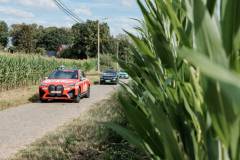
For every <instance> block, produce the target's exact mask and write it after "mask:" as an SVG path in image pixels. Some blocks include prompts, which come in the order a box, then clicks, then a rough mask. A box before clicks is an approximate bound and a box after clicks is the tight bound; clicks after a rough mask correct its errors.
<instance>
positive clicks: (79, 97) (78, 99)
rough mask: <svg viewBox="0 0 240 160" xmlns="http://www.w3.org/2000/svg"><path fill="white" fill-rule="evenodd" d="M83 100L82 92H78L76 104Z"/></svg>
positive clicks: (75, 99)
mask: <svg viewBox="0 0 240 160" xmlns="http://www.w3.org/2000/svg"><path fill="white" fill-rule="evenodd" d="M80 100H81V91H80V90H79V91H78V95H77V96H76V97H75V98H74V103H79V102H80Z"/></svg>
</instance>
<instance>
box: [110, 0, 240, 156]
mask: <svg viewBox="0 0 240 160" xmlns="http://www.w3.org/2000/svg"><path fill="white" fill-rule="evenodd" d="M137 2H138V5H139V7H140V9H141V11H142V13H143V17H144V20H143V23H142V24H143V27H139V28H137V29H138V31H139V32H140V34H139V35H140V36H139V35H138V36H135V35H133V34H131V33H128V35H129V36H130V37H131V39H132V41H133V44H134V45H133V46H132V51H131V55H132V57H133V62H132V63H125V62H121V61H120V62H119V63H120V65H121V67H122V68H124V69H125V70H126V71H127V72H128V73H129V75H130V76H131V78H132V82H131V83H130V84H123V87H124V88H125V92H126V93H125V92H123V93H124V94H127V96H123V95H120V101H121V103H122V105H123V108H124V111H125V113H126V115H127V117H128V120H129V122H130V124H131V125H132V126H133V128H134V129H133V130H132V131H130V130H127V129H125V128H122V127H120V126H117V125H115V124H109V126H110V127H111V128H112V129H114V130H116V131H117V132H118V133H120V134H121V135H122V136H123V137H125V138H126V139H127V140H129V141H130V142H131V143H132V144H134V145H136V146H138V147H139V148H141V149H142V150H143V151H145V153H146V154H147V155H148V156H149V157H150V158H151V159H156V160H159V159H167V160H176V159H177V160H181V159H184V160H185V159H186V160H188V159H189V160H208V159H209V160H213V159H214V160H215V159H216V160H229V159H231V160H239V159H240V100H239V98H238V95H240V93H239V92H240V83H239V82H240V77H239V71H240V70H239V49H240V29H239V28H240V27H239V25H240V19H239V17H240V1H238V0H219V1H216V0H205V1H203V0H145V1H140V0H137ZM217 2H218V3H219V4H220V6H221V7H220V10H219V11H220V15H218V14H216V13H217V11H218V10H217V7H216V4H218V3H217Z"/></svg>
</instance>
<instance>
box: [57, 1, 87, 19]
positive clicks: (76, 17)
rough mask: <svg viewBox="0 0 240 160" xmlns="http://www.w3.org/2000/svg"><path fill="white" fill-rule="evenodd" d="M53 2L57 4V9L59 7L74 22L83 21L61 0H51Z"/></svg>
mask: <svg viewBox="0 0 240 160" xmlns="http://www.w3.org/2000/svg"><path fill="white" fill-rule="evenodd" d="M53 2H54V3H55V4H56V5H57V7H58V8H59V9H61V10H62V11H63V12H64V13H66V14H67V15H68V16H70V17H71V18H72V19H73V20H74V21H75V22H77V23H82V22H83V20H82V19H81V18H80V17H79V16H78V15H76V14H75V13H74V12H72V11H71V10H70V9H69V8H68V7H67V6H66V5H65V4H64V3H63V2H61V1H60V0H53Z"/></svg>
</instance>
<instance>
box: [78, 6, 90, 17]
mask: <svg viewBox="0 0 240 160" xmlns="http://www.w3.org/2000/svg"><path fill="white" fill-rule="evenodd" d="M74 11H75V13H77V14H83V15H86V16H91V15H92V11H91V9H90V8H89V7H87V6H85V5H84V6H83V5H82V6H80V7H79V8H78V9H75V10H74Z"/></svg>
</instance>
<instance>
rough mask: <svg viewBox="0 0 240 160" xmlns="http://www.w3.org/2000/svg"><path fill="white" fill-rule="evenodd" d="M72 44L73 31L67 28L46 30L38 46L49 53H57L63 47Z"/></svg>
mask: <svg viewBox="0 0 240 160" xmlns="http://www.w3.org/2000/svg"><path fill="white" fill-rule="evenodd" d="M70 44H72V35H71V30H70V29H66V28H56V27H49V28H45V29H44V31H43V33H42V35H41V37H40V38H39V40H38V43H37V45H38V46H40V47H42V48H45V49H46V50H48V51H57V49H58V47H60V46H61V45H70Z"/></svg>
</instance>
